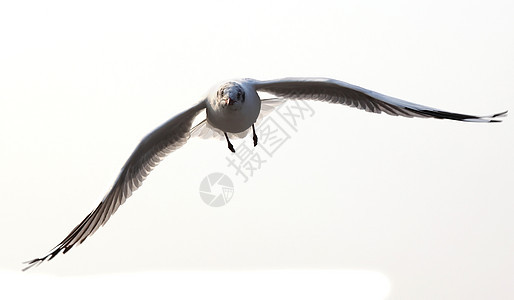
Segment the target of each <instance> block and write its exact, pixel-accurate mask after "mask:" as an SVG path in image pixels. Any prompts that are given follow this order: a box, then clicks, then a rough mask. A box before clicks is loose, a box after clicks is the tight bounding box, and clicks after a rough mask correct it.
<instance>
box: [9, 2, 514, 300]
mask: <svg viewBox="0 0 514 300" xmlns="http://www.w3.org/2000/svg"><path fill="white" fill-rule="evenodd" d="M512 16H514V5H513V2H512V1H499V0H492V1H487V2H484V1H433V0H432V1H424V2H420V1H399V0H396V1H361V0H359V1H308V2H302V1H276V0H275V1H255V2H243V1H181V2H180V3H174V2H170V1H141V2H136V1H88V2H83V3H82V4H80V3H76V2H70V1H4V2H2V4H0V40H1V47H0V101H1V106H0V107H1V109H0V137H1V139H2V143H1V145H2V147H0V157H1V161H0V163H1V165H2V169H3V170H4V172H2V175H0V176H1V180H0V189H1V190H2V197H1V202H0V204H1V208H0V236H1V237H2V245H3V247H2V250H1V254H2V255H1V256H0V271H1V272H0V273H1V274H0V275H1V276H3V277H5V278H6V279H2V281H3V282H6V281H5V280H7V279H9V281H7V282H8V284H7V285H9V286H10V287H11V290H10V291H13V290H15V289H14V288H13V287H18V286H26V283H30V282H32V283H34V282H39V280H46V281H44V282H46V283H47V284H48V286H50V287H55V289H57V288H59V287H60V286H63V285H66V286H68V290H67V291H68V292H73V290H72V288H73V287H77V289H78V288H79V287H81V285H80V284H75V285H74V284H72V283H69V282H68V281H65V283H66V284H64V283H63V280H73V278H75V279H77V278H79V279H77V280H90V281H89V282H90V284H92V285H94V284H95V282H98V280H99V278H100V279H101V278H106V277H105V276H111V277H109V278H111V279H112V280H113V281H115V282H119V280H120V279H119V277H116V276H115V274H120V273H123V276H125V277H123V278H127V280H128V282H134V283H137V284H134V285H130V284H128V285H127V286H126V287H125V290H124V291H123V292H124V293H127V295H130V294H132V289H136V287H135V286H136V285H139V283H138V280H142V279H141V278H140V277H138V276H142V275H141V274H150V275H148V276H154V277H153V278H156V279H157V281H156V282H163V280H164V281H165V282H168V283H169V285H168V286H166V285H158V286H157V285H153V286H152V289H154V290H155V289H157V291H159V289H162V291H166V293H167V294H166V295H173V292H172V291H171V292H170V289H171V290H173V289H172V288H171V287H172V285H173V278H176V276H179V277H180V275H176V274H177V273H176V272H179V273H180V272H183V271H184V272H189V271H202V272H203V271H215V272H221V271H231V272H236V273H234V274H238V273H237V272H243V273H244V272H247V271H252V270H260V271H264V272H268V271H271V270H283V271H285V270H299V271H298V272H299V273H298V274H304V275H305V276H304V275H297V276H298V277H295V278H299V279H298V280H299V281H298V282H299V284H298V285H297V286H295V285H294V284H291V285H287V284H285V285H284V286H285V288H287V287H289V286H291V287H292V288H296V289H298V290H296V291H297V292H298V291H300V293H299V294H300V295H301V294H302V293H301V291H302V288H304V287H305V288H306V286H307V285H308V283H309V282H311V279H313V278H318V276H319V274H318V273H316V272H318V271H321V272H325V273H324V275H323V276H324V277H322V278H326V281H323V282H324V283H325V284H326V285H327V286H325V287H323V288H325V289H329V290H330V289H331V291H332V293H331V294H332V295H334V296H336V297H337V296H341V295H346V296H348V295H354V296H355V297H354V298H357V296H361V297H362V298H363V299H383V298H384V297H387V295H389V296H390V297H391V298H394V299H399V298H401V299H419V298H420V297H419V296H420V295H422V298H426V299H484V298H489V299H501V298H508V296H512V295H514V286H513V285H512V282H513V280H514V256H513V255H512V253H514V218H512V215H513V213H514V202H513V201H512V199H514V197H513V194H514V193H513V191H512V183H513V182H512V178H513V177H512V175H513V170H514V156H513V155H512V153H514V140H513V135H512V132H513V129H514V125H513V124H514V121H513V120H512V117H507V118H506V119H505V122H503V123H498V124H470V123H459V122H452V121H440V120H426V119H407V118H399V117H390V116H387V115H375V114H369V113H365V112H363V111H359V110H356V109H352V108H349V107H344V106H336V105H329V104H325V103H312V102H310V103H309V107H310V114H309V115H308V116H306V117H304V118H303V119H301V120H298V123H297V124H296V125H295V126H294V127H289V128H288V129H286V130H285V131H286V134H287V135H288V136H289V137H290V138H289V139H287V140H286V141H285V142H284V143H283V144H282V145H281V146H280V147H279V148H278V149H277V150H276V152H274V153H273V155H272V156H271V157H270V156H265V154H266V153H264V152H263V151H262V150H259V149H257V150H256V151H260V152H258V153H259V154H260V155H261V156H262V157H264V158H265V160H266V162H263V163H262V164H261V166H260V167H259V168H257V169H256V170H255V171H254V173H253V175H252V176H249V178H248V180H247V181H246V182H245V179H244V178H243V176H240V175H237V174H236V173H235V168H233V167H231V166H230V165H229V163H228V159H235V158H237V157H236V156H233V155H232V154H230V152H229V151H228V149H227V148H226V143H225V142H224V141H218V140H201V139H192V140H190V141H189V142H188V144H187V145H185V146H184V147H183V148H181V149H180V150H178V151H176V152H174V153H172V154H171V155H170V156H169V157H168V158H167V159H166V160H165V161H163V162H162V163H161V164H160V165H159V166H158V167H157V168H156V169H155V170H154V171H153V172H152V173H151V174H150V176H149V178H148V179H147V180H146V181H145V183H144V184H143V186H142V188H141V189H139V190H138V191H137V192H136V193H135V194H134V195H133V196H132V197H131V198H130V199H129V200H128V201H127V202H126V204H124V205H123V206H122V207H121V208H120V209H119V210H118V212H117V213H116V215H115V216H114V217H113V218H112V219H111V220H110V221H109V222H108V223H107V224H106V226H104V227H103V228H101V229H100V230H99V231H98V232H97V233H95V235H94V236H92V237H90V238H89V239H88V240H87V241H86V242H85V243H84V244H83V245H81V246H80V247H77V248H74V249H73V250H72V251H70V252H69V253H67V254H66V255H64V256H59V257H57V258H55V259H54V260H52V261H51V262H48V263H45V264H43V265H41V266H40V267H39V268H37V269H35V270H33V272H31V274H27V275H19V274H18V272H19V270H20V269H21V267H22V266H21V264H20V262H22V261H26V260H29V259H31V258H34V257H38V256H41V255H44V254H46V251H47V250H49V249H50V248H52V247H53V246H55V245H56V244H57V243H58V242H59V241H61V240H62V239H63V238H64V237H65V236H66V234H68V232H69V231H70V230H71V229H72V228H73V227H74V226H75V225H77V224H78V223H79V222H80V221H81V220H82V219H83V218H84V217H85V216H86V215H87V214H88V213H89V212H90V210H91V209H92V208H94V207H95V206H96V205H97V204H98V203H99V201H100V200H101V199H102V197H103V195H104V194H105V193H106V192H107V191H108V189H109V188H110V186H111V185H112V183H113V181H114V179H115V177H116V175H117V173H118V171H119V170H120V168H121V167H122V165H123V163H124V162H125V160H126V159H127V158H128V156H129V155H130V153H131V152H132V150H133V149H134V148H135V146H136V145H137V143H138V142H139V141H140V140H141V138H143V137H144V136H145V135H146V134H147V133H149V132H150V131H151V130H153V129H154V128H155V127H156V126H158V125H160V124H161V123H163V122H164V121H166V120H167V119H169V118H171V117H172V116H173V115H175V114H177V113H178V112H180V111H182V110H184V109H186V108H188V107H190V106H191V105H192V104H194V103H195V102H196V101H198V100H200V99H201V98H202V97H203V96H204V94H205V93H206V92H207V90H208V89H209V88H210V87H211V85H212V84H214V83H216V82H219V81H220V80H224V79H229V78H237V77H252V78H257V79H273V78H280V77H285V76H323V77H331V78H336V79H339V80H343V81H347V82H350V83H352V84H356V85H360V86H363V87H365V88H368V89H372V90H375V91H378V92H381V93H384V94H387V95H390V96H394V97H398V98H401V99H405V100H408V101H412V102H417V103H420V104H424V105H427V106H431V107H437V108H441V109H446V110H450V111H456V112H462V113H470V114H479V115H480V114H491V113H496V112H501V111H503V110H506V109H510V110H511V111H512V110H514V107H513V106H512V103H513V102H512V99H514V92H513V89H512V83H513V82H514V59H513V56H512V54H513V53H514V38H513V37H514V19H513V18H512ZM269 117H270V118H273V120H275V121H277V122H279V121H280V120H281V119H280V115H279V114H278V113H277V112H274V113H271V114H270V115H269ZM282 126H284V125H283V124H282ZM242 142H245V143H247V145H250V143H251V137H247V138H246V139H245V140H241V141H240V140H235V141H233V143H234V145H235V146H237V145H239V144H240V143H242ZM214 172H221V173H223V174H226V175H227V176H228V177H230V178H231V180H232V181H233V184H234V194H233V198H232V199H231V201H230V202H229V203H228V204H227V205H224V206H222V207H217V208H213V207H210V206H208V205H206V204H205V203H204V202H203V201H202V199H201V198H200V193H199V187H200V183H201V182H202V180H203V179H204V178H205V177H206V176H207V175H209V174H211V173H214ZM327 270H336V271H338V272H329V271H327ZM153 272H154V273H153ZM301 272H304V273H301ZM352 272H354V273H352ZM3 274H5V276H4V275H3ZM14 274H16V275H14ZM113 274H114V275H113ZM245 274H247V273H245ZM259 274H261V273H258V272H257V273H255V274H254V275H251V276H255V277H253V278H259V276H261V275H259ZM284 274H286V275H287V273H284ZM348 274H354V275H355V276H352V275H348ZM363 274H368V275H363ZM54 275H58V277H52V276H54ZM70 275H75V276H70ZM286 275H284V276H286ZM37 276H41V277H37ZM61 276H64V277H61ZM82 276H86V277H82ZM120 276H121V275H120ZM144 276H147V275H144ZM174 276H175V277H174ZM221 276H225V275H221ZM230 276H232V278H234V275H229V278H230ZM241 276H247V275H241ZM302 276H303V277H302ZM309 276H311V277H309ZM359 276H360V277H359ZM204 277H205V276H204ZM204 277H202V276H200V278H204ZM235 277H238V275H236V276H235ZM70 278H71V279H70ZM186 278H187V277H186ZM309 278H310V279H309ZM351 278H353V279H351ZM355 278H357V279H355ZM166 279H169V280H166ZM95 280H96V281H95ZM116 280H118V281H116ZM145 280H146V281H148V280H150V279H148V278H147V277H145V279H144V280H142V281H143V284H144V282H145ZM192 280H194V279H192ZM302 280H303V281H302ZM352 280H358V281H359V283H358V284H357V283H355V284H354V281H352ZM206 281H208V280H206ZM79 282H82V281H79ZM327 282H328V283H331V282H339V283H341V285H338V284H335V283H334V284H327ZM184 284H185V283H184ZM267 284H270V285H272V283H270V282H268V283H267ZM200 285H201V284H200ZM185 286H187V284H185ZM356 286H358V287H362V289H361V290H355V288H354V289H353V290H352V289H351V287H356ZM104 288H105V289H107V291H108V292H107V294H112V293H114V292H115V288H119V287H114V286H105V287H104ZM274 288H276V289H274V290H273V291H277V290H279V291H280V287H274ZM285 288H284V287H283V288H282V290H283V289H285ZM365 290H367V291H369V290H376V291H379V292H377V293H371V294H370V293H368V294H366V293H364V292H363V291H365ZM8 291H9V289H8ZM45 291H46V293H45V294H43V295H46V296H50V295H51V294H52V289H48V290H45ZM0 293H1V292H0ZM221 293H222V291H220V295H218V294H216V295H213V296H214V297H217V296H223V295H222V294H221ZM136 294H137V293H136ZM276 295H282V294H280V293H279V292H278V293H276V294H275V296H276ZM305 295H308V293H306V294H305ZM309 295H310V294H309ZM236 297H237V296H236Z"/></svg>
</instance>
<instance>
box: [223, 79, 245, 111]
mask: <svg viewBox="0 0 514 300" xmlns="http://www.w3.org/2000/svg"><path fill="white" fill-rule="evenodd" d="M217 99H218V103H219V105H220V106H221V107H222V108H228V109H230V110H239V109H240V108H241V106H242V104H243V103H244V102H245V91H244V89H243V87H242V86H241V85H240V84H239V83H237V82H227V83H225V84H223V85H221V86H220V88H219V89H218V92H217Z"/></svg>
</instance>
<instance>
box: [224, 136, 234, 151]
mask: <svg viewBox="0 0 514 300" xmlns="http://www.w3.org/2000/svg"><path fill="white" fill-rule="evenodd" d="M224 133H225V138H226V139H227V143H228V149H230V151H232V152H233V153H236V150H234V146H232V143H231V142H230V140H229V139H228V135H227V133H226V132H224Z"/></svg>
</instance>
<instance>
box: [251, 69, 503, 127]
mask: <svg viewBox="0 0 514 300" xmlns="http://www.w3.org/2000/svg"><path fill="white" fill-rule="evenodd" d="M250 82H251V84H252V85H253V86H254V87H255V89H256V90H257V91H259V92H266V93H270V94H272V95H275V96H277V97H281V98H285V99H301V100H319V101H324V102H330V103H338V104H344V105H348V106H350V107H355V108H358V109H362V110H365V111H367V112H372V113H381V112H385V113H387V114H389V115H393V116H403V117H409V118H411V117H419V118H436V119H451V120H457V121H465V122H501V120H498V119H497V118H498V117H504V116H506V115H507V111H505V112H501V113H498V114H493V115H489V116H475V115H468V114H461V113H453V112H448V111H444V110H440V109H436V108H432V107H428V106H424V105H420V104H416V103H412V102H408V101H404V100H400V99H397V98H393V97H389V96H386V95H383V94H380V93H377V92H374V91H371V90H367V89H364V88H361V87H359V86H355V85H352V84H349V83H346V82H343V81H339V80H334V79H328V78H284V79H278V80H269V81H258V80H251V81H250Z"/></svg>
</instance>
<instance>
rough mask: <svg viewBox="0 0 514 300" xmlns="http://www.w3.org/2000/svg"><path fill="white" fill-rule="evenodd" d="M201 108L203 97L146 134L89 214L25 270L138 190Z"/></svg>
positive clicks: (75, 240) (81, 235) (76, 240)
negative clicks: (108, 189)
mask: <svg viewBox="0 0 514 300" xmlns="http://www.w3.org/2000/svg"><path fill="white" fill-rule="evenodd" d="M204 108H205V100H204V101H202V102H200V103H198V104H197V105H195V106H193V107H192V108H190V109H188V110H186V111H184V112H182V113H180V114H178V115H177V116H175V117H173V118H171V119H170V120H168V121H167V122H166V123H164V124H163V125H161V126H160V127H158V128H157V129H155V130H154V131H153V132H151V133H150V134H148V135H147V136H146V137H145V138H144V139H143V140H142V141H141V142H140V143H139V145H138V146H137V147H136V149H135V150H134V152H133V153H132V155H131V156H130V157H129V159H128V160H127V162H126V163H125V165H124V166H123V168H122V169H121V172H120V174H119V175H118V178H117V179H116V181H115V182H114V185H113V187H112V188H111V190H110V191H109V193H107V195H106V196H105V197H104V199H103V200H102V202H100V204H99V205H98V206H97V207H96V209H94V210H93V211H92V212H91V213H89V214H88V215H87V216H86V218H85V219H84V220H82V222H80V223H79V224H78V225H77V226H76V227H75V228H74V229H73V230H72V231H71V232H70V233H69V234H68V236H66V238H64V240H62V241H61V242H60V243H59V244H58V245H57V246H55V247H54V248H53V249H52V250H51V251H50V252H49V253H48V254H47V255H46V256H43V257H40V258H36V259H33V260H30V261H27V262H26V263H27V264H28V266H27V267H26V268H25V269H23V270H24V271H25V270H28V269H30V268H31V267H33V266H36V265H39V264H41V263H42V262H44V261H46V260H51V259H53V258H54V257H55V256H56V255H57V254H59V253H60V252H62V253H63V254H64V253H66V252H68V251H69V250H70V249H71V248H72V247H74V246H75V245H78V244H81V243H82V242H84V241H85V240H86V238H87V237H89V236H91V235H92V234H93V233H94V232H96V230H98V228H100V227H101V226H102V225H104V224H105V223H106V222H107V221H108V220H109V218H110V217H111V216H112V215H113V214H114V213H115V212H116V210H118V208H119V207H120V205H122V204H123V203H125V201H126V200H127V198H128V197H130V195H131V194H132V192H134V191H135V190H136V189H138V188H139V187H140V186H141V184H142V183H143V180H144V179H145V178H146V177H147V176H148V174H149V173H150V172H151V171H152V170H153V169H154V168H155V167H156V166H157V165H158V164H159V162H160V161H161V160H162V159H163V158H164V157H165V156H166V155H168V154H169V153H170V152H172V151H174V150H176V149H178V148H180V147H181V146H182V145H184V144H185V143H186V142H187V140H188V138H189V135H190V133H189V132H190V129H191V125H192V122H193V120H194V118H195V116H196V115H197V114H198V113H199V112H200V111H201V110H202V109H204Z"/></svg>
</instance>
